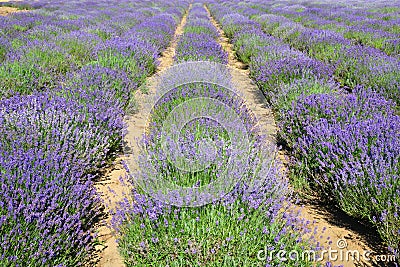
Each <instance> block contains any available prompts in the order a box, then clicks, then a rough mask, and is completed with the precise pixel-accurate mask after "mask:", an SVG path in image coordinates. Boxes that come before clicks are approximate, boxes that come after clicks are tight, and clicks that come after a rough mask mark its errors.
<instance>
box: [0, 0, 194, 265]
mask: <svg viewBox="0 0 400 267" xmlns="http://www.w3.org/2000/svg"><path fill="white" fill-rule="evenodd" d="M22 4H23V3H22ZM150 6H153V7H150ZM156 6H157V7H155V6H154V3H152V4H151V5H149V3H142V2H131V1H127V2H124V1H121V2H120V3H119V4H118V5H115V4H114V3H113V4H112V6H111V5H110V3H108V2H106V1H104V2H101V1H100V2H96V3H94V2H84V3H82V1H79V3H78V2H69V3H68V4H67V5H66V4H65V2H62V1H60V2H57V1H54V2H52V3H46V2H45V3H41V5H39V4H38V3H36V4H35V7H42V8H41V9H38V10H35V11H32V12H29V13H25V14H16V15H13V16H10V17H5V18H0V23H1V24H2V26H3V25H4V27H2V28H1V30H0V31H1V32H0V36H2V37H1V39H0V40H1V42H2V43H4V44H5V45H4V46H2V47H1V49H0V51H1V54H0V55H1V59H2V62H1V63H0V77H1V78H0V81H1V82H0V92H1V97H0V125H1V127H0V136H1V137H0V184H1V188H2V189H1V194H0V236H1V238H0V242H1V249H0V265H2V266H80V265H83V264H85V263H87V261H88V260H90V256H91V255H90V252H92V251H93V249H94V244H95V242H94V241H95V240H96V228H95V225H96V223H97V222H98V221H99V219H100V217H101V215H102V211H101V210H102V203H101V200H100V198H99V196H98V194H97V193H96V191H95V189H94V187H93V181H94V180H95V179H96V177H97V175H98V174H99V170H100V168H102V167H104V166H106V164H107V163H108V162H109V161H110V160H113V159H114V158H115V156H116V154H117V153H118V151H119V150H120V149H121V143H122V138H123V136H124V134H125V127H126V126H125V123H124V121H123V117H124V114H125V112H126V109H127V107H128V104H129V101H130V99H131V91H132V90H135V89H137V88H138V86H140V83H141V82H143V79H144V77H145V76H146V75H148V74H150V73H152V72H153V71H154V66H156V64H157V63H156V57H157V55H158V53H160V52H161V50H162V49H163V48H165V47H166V46H167V45H168V43H169V42H170V41H171V39H172V37H173V31H174V28H175V27H176V25H177V21H178V20H179V18H180V17H182V15H183V10H184V8H186V7H187V6H188V4H187V3H181V4H177V3H176V2H173V1H170V2H163V3H162V2H157V3H156ZM110 7H112V9H110ZM160 9H161V10H162V9H164V10H166V11H164V12H161V11H160ZM111 10H112V11H111ZM135 14H136V15H135ZM113 16H116V17H117V20H116V21H113V20H111V18H112V17H113ZM161 24H163V25H162V26H161ZM153 27H156V28H153ZM129 31H130V34H128V32H129ZM108 33H111V34H110V35H108ZM116 33H118V34H119V35H121V37H117V36H115V34H116ZM125 33H126V34H125ZM134 34H136V36H137V38H136V39H135V38H132V37H131V36H133V35H134ZM139 37H140V38H139ZM102 53H104V54H106V55H107V56H109V57H108V59H110V58H111V57H112V56H114V59H118V56H121V57H120V58H122V57H124V60H125V61H126V59H127V58H128V59H129V61H131V62H132V63H131V64H132V65H130V66H135V69H133V68H125V66H126V65H123V64H122V65H118V64H113V63H111V62H110V61H107V60H102V58H101V57H100V55H102ZM107 53H108V54H107ZM137 77H140V79H135V78H137ZM49 89H51V90H49Z"/></svg>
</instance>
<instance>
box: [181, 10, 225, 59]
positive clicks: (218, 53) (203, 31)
mask: <svg viewBox="0 0 400 267" xmlns="http://www.w3.org/2000/svg"><path fill="white" fill-rule="evenodd" d="M219 37H220V36H219V33H218V31H217V29H216V28H215V26H214V25H213V24H212V22H211V21H210V20H209V17H208V13H207V11H206V9H205V8H204V7H203V6H202V5H201V4H200V3H197V4H193V6H192V8H191V9H190V11H189V14H188V16H187V23H186V26H185V28H184V33H183V35H182V36H181V37H180V39H179V42H178V45H177V48H176V52H175V57H174V59H175V61H176V62H183V61H200V60H206V61H214V62H218V63H222V64H226V63H227V62H228V54H227V53H226V52H225V51H224V50H223V48H222V46H221V45H220V44H219V43H218V38H219Z"/></svg>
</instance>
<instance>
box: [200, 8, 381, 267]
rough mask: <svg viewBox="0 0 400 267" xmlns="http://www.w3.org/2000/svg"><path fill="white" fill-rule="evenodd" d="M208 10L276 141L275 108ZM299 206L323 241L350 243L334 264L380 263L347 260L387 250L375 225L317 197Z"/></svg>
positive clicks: (256, 109) (265, 127)
mask: <svg viewBox="0 0 400 267" xmlns="http://www.w3.org/2000/svg"><path fill="white" fill-rule="evenodd" d="M206 9H207V7H206ZM207 12H208V13H209V16H210V20H211V21H212V23H213V24H214V26H215V27H216V28H217V29H218V31H219V33H220V35H221V37H220V40H219V43H220V44H221V45H222V47H223V48H224V49H225V51H227V52H228V54H229V61H228V65H229V66H230V67H231V68H232V70H233V73H234V76H233V82H234V83H236V84H237V85H238V86H239V87H238V88H241V89H242V91H241V92H242V93H243V96H244V98H245V100H246V102H247V105H248V106H249V107H250V108H251V110H252V111H253V112H254V114H255V115H256V117H257V119H258V121H259V125H260V126H261V130H262V133H263V134H266V135H267V140H268V141H272V142H274V143H276V142H275V137H276V132H277V126H276V123H275V119H274V116H273V113H272V110H271V109H270V108H269V107H268V105H267V103H266V100H265V97H264V96H263V94H262V93H261V91H260V90H259V89H258V87H257V86H256V85H255V84H254V82H253V81H252V80H251V79H250V78H249V70H248V69H246V68H245V67H246V66H245V65H244V64H243V63H242V62H239V61H238V60H237V59H236V57H235V51H234V49H233V45H232V44H231V43H230V42H229V39H228V38H227V37H226V36H225V34H224V32H223V31H222V29H221V27H220V25H219V24H218V23H217V22H216V21H215V20H214V19H213V17H212V16H211V14H210V11H209V10H208V9H207ZM278 157H279V159H280V160H282V161H283V162H285V158H284V152H283V151H280V152H279V155H278ZM300 205H301V206H300ZM297 207H299V208H300V207H302V211H301V214H302V217H304V218H305V219H306V220H309V221H310V222H314V226H317V227H318V229H321V230H322V229H326V230H325V231H324V234H323V235H322V237H321V239H320V242H321V244H322V245H324V246H326V247H328V246H329V244H328V242H329V241H328V240H327V238H328V237H329V238H330V240H331V241H332V242H333V243H332V245H331V247H332V249H333V250H334V249H338V248H337V247H336V242H337V241H338V240H341V239H344V240H345V242H346V244H347V245H346V248H344V249H343V254H344V256H343V259H344V260H342V261H340V257H338V260H337V261H333V262H332V263H333V264H334V265H343V266H344V267H351V266H379V264H377V263H373V264H371V262H372V261H371V262H367V261H363V262H359V263H357V262H355V261H351V260H350V261H346V251H350V250H351V251H352V250H358V251H359V252H360V254H362V253H363V252H364V251H372V252H373V253H372V254H371V255H373V254H375V255H377V254H384V253H385V252H384V250H382V247H381V244H379V243H380V241H379V238H377V235H378V234H377V233H376V232H374V230H373V229H369V228H368V227H365V226H363V225H361V224H360V223H358V222H356V221H354V220H352V219H351V218H350V217H349V216H346V215H345V214H344V213H343V212H340V211H339V210H337V209H333V208H329V207H324V206H323V205H321V204H320V203H318V202H316V201H314V202H312V201H307V202H303V203H301V204H298V205H297ZM360 258H362V257H360ZM382 266H385V265H382Z"/></svg>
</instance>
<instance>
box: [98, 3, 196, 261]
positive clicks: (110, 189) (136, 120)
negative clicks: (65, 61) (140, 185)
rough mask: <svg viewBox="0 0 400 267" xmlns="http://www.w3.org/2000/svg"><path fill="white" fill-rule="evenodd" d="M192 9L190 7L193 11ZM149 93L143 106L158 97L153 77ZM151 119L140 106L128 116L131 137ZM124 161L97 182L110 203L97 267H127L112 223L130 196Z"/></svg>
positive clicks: (165, 58)
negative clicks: (119, 203)
mask: <svg viewBox="0 0 400 267" xmlns="http://www.w3.org/2000/svg"><path fill="white" fill-rule="evenodd" d="M190 8H191V6H189V10H190ZM187 14H188V11H187V12H186V14H185V15H184V16H183V18H182V20H181V22H180V24H179V25H178V27H177V28H176V30H175V34H174V38H173V40H172V42H171V44H170V46H169V47H168V48H167V49H165V50H164V51H163V52H162V53H161V57H160V58H158V60H159V62H160V64H159V66H158V68H157V72H161V71H162V70H164V69H166V68H168V67H169V66H171V65H172V63H173V57H174V55H175V48H176V46H177V42H178V40H179V36H180V35H182V33H183V28H184V26H185V24H186V17H187ZM146 84H147V85H146V89H147V90H146V92H143V91H141V90H138V91H136V93H135V97H134V98H135V101H136V103H138V104H139V105H140V104H141V103H146V102H148V100H149V99H151V98H152V97H153V96H154V95H155V92H154V86H152V85H151V84H152V78H151V77H150V78H148V80H147V83H146ZM146 121H147V117H146V115H145V113H144V112H142V111H141V108H140V107H139V109H138V112H137V113H135V114H133V115H131V116H128V117H127V118H126V120H125V122H126V124H127V126H128V129H127V130H128V133H129V136H130V137H132V136H135V137H137V138H140V137H141V135H142V133H143V132H144V128H145V126H146ZM138 149H139V148H138V147H135V146H133V147H132V153H136V152H138ZM122 160H124V158H123V157H120V158H118V159H117V160H116V161H115V164H114V166H113V167H112V168H110V170H109V171H108V173H107V174H106V175H104V176H103V178H102V179H101V180H100V181H99V182H97V183H96V185H95V187H96V189H97V192H98V193H99V194H101V196H102V199H103V200H104V202H105V203H106V205H107V207H106V210H105V213H106V218H105V220H104V222H103V224H102V225H101V226H100V228H99V240H100V241H101V245H98V246H97V247H96V249H97V250H98V252H99V255H98V261H97V266H98V267H123V266H125V264H124V260H123V258H122V257H121V256H120V254H119V251H118V246H117V242H116V237H115V234H114V233H113V232H112V229H111V227H110V220H111V217H112V211H113V210H114V209H115V208H116V204H117V203H118V202H119V201H122V200H123V199H124V198H125V196H127V195H128V194H129V191H130V187H129V186H128V185H129V183H128V182H127V175H128V174H127V172H126V170H125V168H124V167H123V166H122V164H121V162H122Z"/></svg>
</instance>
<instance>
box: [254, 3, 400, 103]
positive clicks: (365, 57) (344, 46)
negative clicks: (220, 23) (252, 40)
mask: <svg viewBox="0 0 400 267" xmlns="http://www.w3.org/2000/svg"><path fill="white" fill-rule="evenodd" d="M273 4H275V2H273V3H272V2H268V1H267V2H263V3H259V4H257V5H256V6H257V7H258V8H262V9H264V8H265V9H268V8H271V6H272V5H273ZM272 10H275V9H274V8H272ZM306 10H307V9H306ZM278 11H279V12H278V14H279V13H280V14H283V16H282V15H281V16H279V15H271V14H267V15H260V16H257V17H256V20H257V21H258V22H259V23H260V24H261V26H262V29H263V30H264V31H265V32H266V33H268V34H270V35H272V36H275V37H277V38H280V39H282V40H283V41H285V42H287V43H288V44H290V46H291V47H293V48H296V49H299V50H300V51H302V52H304V53H306V54H308V55H309V56H310V57H312V58H316V59H318V60H321V61H324V62H325V63H327V64H329V65H330V66H331V67H332V68H333V69H334V75H335V79H336V80H337V81H338V82H340V83H341V85H342V86H344V87H347V88H350V89H353V88H355V87H356V86H357V85H363V86H364V87H366V88H367V87H370V88H373V89H374V90H376V91H378V92H380V93H381V94H382V95H383V96H385V97H387V98H390V99H393V100H394V101H396V103H397V104H398V103H399V102H398V101H399V100H398V99H400V98H399V90H398V88H399V83H400V76H399V74H400V72H399V69H400V65H399V64H400V61H399V59H398V57H396V56H395V55H396V53H397V54H398V52H393V53H388V54H393V56H388V55H387V54H385V52H382V51H381V50H379V49H381V48H382V46H383V45H392V46H394V49H397V51H398V49H399V46H398V40H399V36H386V37H385V38H386V39H385V40H383V41H382V40H381V39H380V38H383V37H380V38H378V37H376V36H373V37H371V36H372V35H371V36H370V35H368V36H370V39H371V40H373V42H380V43H379V44H375V43H372V44H371V43H369V42H366V41H365V42H364V41H360V40H358V39H357V38H350V37H349V34H350V33H353V34H356V33H358V32H361V31H360V29H358V28H356V29H353V28H354V27H356V26H351V27H350V26H347V28H346V29H348V28H349V27H350V28H351V29H353V30H351V31H350V30H348V31H345V30H343V31H340V32H338V31H334V30H332V29H325V28H324V29H320V28H318V27H314V28H307V27H304V26H303V25H305V26H308V24H307V23H305V22H304V21H303V20H301V21H300V22H294V21H292V19H293V20H295V21H297V20H296V18H297V17H298V16H300V17H301V15H299V14H302V12H298V11H297V9H296V8H295V6H290V9H284V8H279V9H278ZM318 11H320V10H318ZM303 12H304V11H303ZM313 12H314V13H315V12H317V11H315V10H313ZM314 13H313V14H314ZM323 13H326V11H325V12H323ZM288 14H293V16H294V17H293V16H288ZM314 16H316V15H315V14H314ZM307 19H308V17H306V19H305V20H306V21H307ZM349 31H350V33H349ZM374 31H377V30H374ZM385 34H386V35H388V34H389V33H385ZM360 35H361V33H360ZM360 44H361V45H360ZM396 45H397V47H396ZM371 46H372V47H371ZM384 51H386V50H384Z"/></svg>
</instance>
